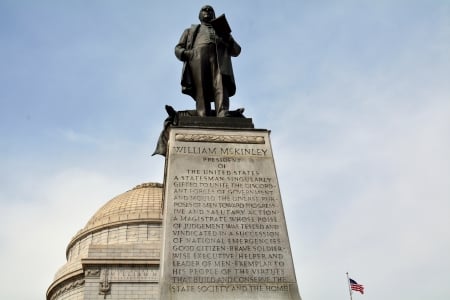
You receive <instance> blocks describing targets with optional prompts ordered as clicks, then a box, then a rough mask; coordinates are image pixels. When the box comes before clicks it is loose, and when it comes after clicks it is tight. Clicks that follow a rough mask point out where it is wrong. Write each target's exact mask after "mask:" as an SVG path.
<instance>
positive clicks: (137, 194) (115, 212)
mask: <svg viewBox="0 0 450 300" xmlns="http://www.w3.org/2000/svg"><path fill="white" fill-rule="evenodd" d="M161 199H162V185H161V184H159V183H144V184H140V185H138V186H136V187H135V188H134V189H132V190H130V191H128V192H125V193H123V194H121V195H119V196H117V197H115V198H113V199H112V200H110V201H109V202H107V203H106V204H105V205H103V206H102V207H101V208H100V209H99V210H98V211H97V212H96V213H95V215H94V216H93V217H92V218H91V219H90V220H89V222H88V223H87V224H86V226H85V227H84V229H83V231H90V230H92V229H94V228H96V227H98V226H102V225H105V224H108V225H111V224H114V223H117V222H120V223H123V222H126V223H128V222H129V221H133V220H139V219H149V218H160V217H161Z"/></svg>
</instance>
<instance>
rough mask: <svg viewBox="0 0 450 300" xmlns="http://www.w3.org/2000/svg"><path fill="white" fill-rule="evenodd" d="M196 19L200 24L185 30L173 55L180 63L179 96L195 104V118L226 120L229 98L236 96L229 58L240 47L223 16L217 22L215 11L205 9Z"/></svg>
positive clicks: (237, 52)
mask: <svg viewBox="0 0 450 300" xmlns="http://www.w3.org/2000/svg"><path fill="white" fill-rule="evenodd" d="M199 19H200V22H201V24H196V25H192V26H191V27H190V28H187V29H186V30H184V32H183V34H182V35H181V38H180V41H179V42H178V44H177V45H176V46H175V55H176V57H177V58H178V59H179V60H181V61H182V62H183V71H182V77H181V86H182V93H184V94H187V95H190V96H191V97H192V98H193V99H194V100H195V101H196V114H197V116H200V117H204V116H217V117H228V116H229V106H230V104H229V97H231V96H233V95H234V94H235V92H236V84H235V81H234V74H233V67H232V64H231V57H232V56H234V57H236V56H238V55H239V54H240V52H241V47H240V46H239V44H238V43H237V42H236V41H235V40H234V39H233V37H232V36H231V34H230V32H231V29H230V27H229V25H228V22H227V20H226V18H225V15H221V16H220V17H218V18H216V16H215V12H214V9H213V8H212V7H211V6H209V5H205V6H203V7H202V8H201V10H200V13H199ZM211 102H214V106H215V110H211Z"/></svg>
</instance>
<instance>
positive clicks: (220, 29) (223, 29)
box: [211, 14, 231, 36]
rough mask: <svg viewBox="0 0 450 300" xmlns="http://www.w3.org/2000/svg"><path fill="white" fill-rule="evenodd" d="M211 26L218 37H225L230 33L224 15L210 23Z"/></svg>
mask: <svg viewBox="0 0 450 300" xmlns="http://www.w3.org/2000/svg"><path fill="white" fill-rule="evenodd" d="M211 25H212V27H213V28H214V30H215V31H216V33H217V34H218V35H220V36H227V35H229V34H230V33H231V28H230V25H229V24H228V21H227V18H225V14H222V15H220V16H218V17H217V18H215V19H214V20H212V21H211Z"/></svg>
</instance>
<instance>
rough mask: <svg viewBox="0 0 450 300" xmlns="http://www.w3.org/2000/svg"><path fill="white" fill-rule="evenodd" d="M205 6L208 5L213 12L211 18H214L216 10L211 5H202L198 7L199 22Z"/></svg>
mask: <svg viewBox="0 0 450 300" xmlns="http://www.w3.org/2000/svg"><path fill="white" fill-rule="evenodd" d="M206 7H210V8H211V10H212V12H213V19H215V18H216V12H215V11H214V8H213V7H212V6H211V5H203V6H202V8H200V11H199V13H198V19H199V20H200V22H201V21H202V10H203V9H204V8H206Z"/></svg>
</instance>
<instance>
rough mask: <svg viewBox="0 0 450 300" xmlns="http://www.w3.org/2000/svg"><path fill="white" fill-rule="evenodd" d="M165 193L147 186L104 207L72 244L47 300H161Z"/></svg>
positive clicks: (160, 189) (158, 188) (155, 185)
mask: <svg viewBox="0 0 450 300" xmlns="http://www.w3.org/2000/svg"><path fill="white" fill-rule="evenodd" d="M162 193H163V186H162V184H159V183H144V184H141V185H138V186H136V187H135V188H133V189H132V190H129V191H127V192H125V193H123V194H121V195H119V196H117V197H115V198H113V199H112V200H110V201H109V202H107V203H106V204H105V205H104V206H103V207H101V208H100V209H99V210H98V211H97V212H96V213H95V214H94V216H93V217H92V218H91V219H90V220H89V222H88V223H87V224H86V226H85V227H84V228H83V229H82V230H80V231H79V232H78V233H77V234H76V235H75V236H74V237H73V238H72V240H71V241H70V243H69V245H68V246H67V250H66V257H67V263H66V264H65V265H64V266H63V267H61V268H60V269H59V270H58V272H57V273H56V275H55V278H54V281H53V283H52V284H51V285H50V287H49V288H48V290H47V300H88V299H89V300H91V299H112V300H126V299H133V300H138V299H147V300H153V299H159V290H158V280H159V270H160V252H161V233H162V232H161V230H162V229H161V224H162Z"/></svg>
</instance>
